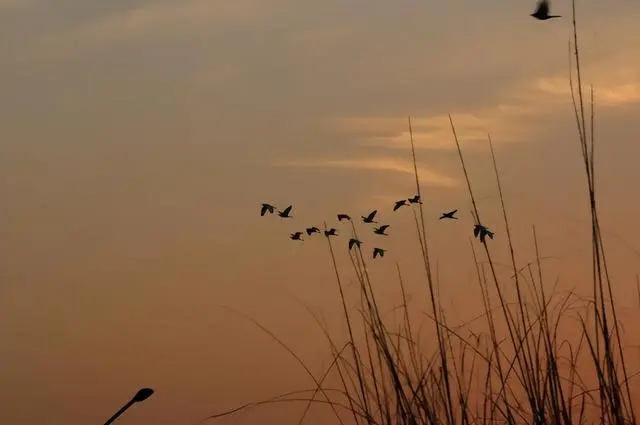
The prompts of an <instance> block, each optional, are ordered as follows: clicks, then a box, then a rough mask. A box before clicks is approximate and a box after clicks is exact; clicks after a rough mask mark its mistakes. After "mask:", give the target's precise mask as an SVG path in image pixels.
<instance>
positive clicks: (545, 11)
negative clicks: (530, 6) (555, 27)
mask: <svg viewBox="0 0 640 425" xmlns="http://www.w3.org/2000/svg"><path fill="white" fill-rule="evenodd" d="M531 16H533V17H534V18H536V19H539V20H541V21H546V20H547V19H552V18H560V17H561V16H560V15H549V0H540V1H539V2H538V6H536V10H535V12H533V13H532V14H531Z"/></svg>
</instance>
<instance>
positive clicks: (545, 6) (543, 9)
mask: <svg viewBox="0 0 640 425" xmlns="http://www.w3.org/2000/svg"><path fill="white" fill-rule="evenodd" d="M536 13H538V14H540V15H547V14H549V2H548V1H547V0H540V1H539V2H538V9H537V10H536Z"/></svg>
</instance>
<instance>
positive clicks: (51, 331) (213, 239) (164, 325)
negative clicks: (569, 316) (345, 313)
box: [0, 0, 640, 425]
mask: <svg viewBox="0 0 640 425" xmlns="http://www.w3.org/2000/svg"><path fill="white" fill-rule="evenodd" d="M552 3H553V4H552V8H553V11H554V13H558V14H560V15H563V18H562V19H558V20H554V21H546V22H541V21H537V20H535V19H533V18H531V17H530V16H529V14H530V13H531V12H532V10H533V7H534V6H535V1H524V0H523V1H518V2H500V1H497V0H488V1H485V2H470V1H468V0H467V1H462V0H451V1H449V2H430V1H415V0H396V1H394V2H389V1H382V0H368V1H364V0H354V1H350V2H340V1H336V0H325V1H323V2H294V1H292V0H273V1H271V2H260V1H257V0H238V1H236V2H234V3H231V2H222V1H220V0H181V1H177V0H155V1H150V0H137V1H130V2H127V3H126V4H125V3H124V2H97V1H87V0H85V1H79V0H59V1H57V2H47V1H44V0H30V1H29V0H0V27H1V28H2V37H0V55H1V56H2V61H1V65H0V72H1V73H2V76H3V78H2V83H1V84H2V86H3V90H2V92H3V101H2V102H0V125H1V128H2V132H3V137H2V140H1V141H0V197H1V198H2V200H3V206H2V213H1V216H2V220H0V234H2V238H1V242H0V250H1V255H0V311H2V315H1V317H2V320H0V338H1V339H2V341H3V343H2V345H0V360H2V366H0V371H1V377H2V379H1V380H0V417H2V418H3V419H4V420H5V421H6V422H7V423H11V424H20V425H35V424H53V425H56V424H68V425H75V424H78V425H80V424H86V423H98V424H100V423H103V422H104V421H105V420H106V419H107V418H108V417H109V416H110V415H111V414H112V413H114V412H115V410H117V408H118V407H120V405H121V404H123V403H124V402H126V401H127V399H128V398H129V397H131V396H132V395H133V394H134V393H135V392H136V391H137V389H138V388H140V387H144V386H150V387H152V388H154V389H155V390H156V394H154V395H153V397H152V398H151V399H150V400H149V401H147V402H145V403H144V404H142V405H140V406H136V407H135V408H134V409H132V410H131V411H130V412H127V414H126V415H125V416H123V417H122V418H121V419H120V420H119V421H118V423H119V424H122V425H126V424H135V423H153V424H157V425H189V424H192V423H194V422H195V421H197V420H199V419H202V418H203V417H204V416H206V415H208V414H212V413H215V412H218V411H222V410H225V409H231V408H233V407H236V406H238V405H240V404H243V403H245V402H251V401H256V400H259V399H263V398H269V397H272V396H275V395H277V394H280V393H283V392H287V391H294V390H298V389H302V388H309V387H310V386H313V383H312V382H310V381H309V379H308V378H307V377H306V376H305V374H304V371H303V370H301V369H300V367H299V366H298V365H297V364H296V363H295V361H294V360H293V359H292V358H291V357H290V356H289V355H288V354H287V353H286V352H285V351H284V350H283V349H282V348H281V347H279V346H278V344H277V343H276V342H274V341H273V340H272V339H270V338H269V337H268V336H266V335H265V334H264V333H263V332H261V331H260V330H259V329H257V328H256V327H255V326H254V325H252V324H251V323H249V322H248V321H246V320H244V319H242V318H241V317H239V316H238V315H235V314H233V313H232V312H230V311H229V310H228V309H225V308H222V307H221V306H228V307H231V308H233V309H236V310H239V311H241V312H244V313H246V314H248V315H250V316H251V317H253V318H255V319H256V320H258V321H259V322H260V323H262V324H264V326H266V327H267V328H269V329H270V330H271V331H273V332H275V333H276V334H277V335H278V336H279V337H281V338H282V339H283V340H285V341H286V342H287V343H289V344H291V346H292V347H293V348H295V349H296V350H297V351H298V352H299V353H300V355H301V357H303V358H304V359H305V360H306V361H308V362H309V364H310V366H312V369H314V370H316V371H317V370H320V369H319V368H320V367H321V366H323V365H324V366H326V365H327V363H328V359H329V350H328V347H327V344H326V341H325V340H324V339H323V336H322V333H321V332H320V331H319V330H318V328H317V325H316V324H315V323H314V322H313V320H312V318H311V317H310V315H309V313H308V312H307V311H306V310H305V309H304V307H303V306H302V303H307V304H309V305H311V306H312V307H313V309H315V310H316V311H318V312H319V313H320V312H322V314H323V315H324V316H325V317H327V320H328V321H329V322H330V326H331V327H332V329H334V330H335V331H336V332H337V334H336V335H337V337H338V338H339V337H342V334H341V332H342V328H341V327H339V323H338V322H339V316H338V314H339V311H340V310H339V304H338V298H337V293H336V291H337V289H336V283H335V276H334V272H333V270H332V269H331V263H330V259H329V256H328V253H327V248H326V242H325V241H324V240H323V238H322V237H319V236H317V240H313V238H309V240H308V241H304V242H302V243H296V242H294V241H291V240H289V239H288V235H289V233H291V232H293V231H296V230H304V228H305V227H308V226H310V225H317V226H318V227H322V223H323V221H324V220H326V221H327V222H328V224H329V225H330V226H336V227H337V224H338V223H336V220H335V214H337V213H340V212H345V213H349V214H351V215H352V216H353V217H359V216H360V215H364V214H366V213H367V212H369V211H371V210H373V209H376V208H378V209H379V210H380V214H381V216H382V217H381V219H382V220H383V222H385V223H388V224H390V225H391V226H392V227H391V228H390V230H389V234H390V236H389V237H388V238H387V240H386V241H385V242H384V246H383V247H385V248H388V249H389V251H388V253H387V255H386V256H385V257H384V258H383V259H381V260H380V261H378V260H376V261H375V262H372V263H371V264H370V265H369V267H370V269H371V272H372V273H373V274H374V275H375V276H378V279H379V280H378V282H379V284H380V291H382V292H384V293H387V294H388V296H389V298H388V299H386V302H388V304H389V305H393V304H394V303H396V302H397V298H396V299H394V298H393V297H397V296H398V294H397V284H396V274H395V273H396V270H395V267H396V266H395V264H396V262H398V263H399V265H400V267H401V269H402V271H403V277H404V278H405V279H406V281H407V282H408V287H409V291H410V293H411V294H412V298H413V301H412V302H413V303H419V302H420V300H423V299H424V296H425V293H424V284H423V281H424V271H423V270H422V269H421V268H420V262H419V260H420V258H419V255H418V248H417V247H418V243H417V240H416V237H415V234H414V232H413V226H414V223H413V217H412V215H411V213H410V212H409V211H408V210H405V209H402V210H400V211H397V212H394V213H393V212H391V207H392V206H393V201H395V200H397V199H401V198H406V197H409V196H411V195H413V194H414V192H415V181H414V177H413V174H412V173H413V166H412V164H411V151H410V144H409V138H408V122H407V120H408V117H409V116H411V117H412V123H413V131H414V137H415V142H416V149H417V152H416V156H417V161H418V164H419V174H420V178H421V185H422V190H423V198H424V202H425V208H426V211H427V213H428V217H427V231H428V232H429V234H430V237H431V242H430V243H431V245H430V249H431V255H432V257H433V259H434V261H437V262H438V270H439V279H440V285H441V291H442V297H443V305H444V306H445V308H449V309H451V310H450V311H451V316H452V317H454V318H456V319H458V318H459V319H460V320H462V319H465V318H469V317H473V316H475V315H476V314H478V313H480V310H481V305H480V303H479V302H478V300H477V298H475V297H473V296H470V292H471V291H472V290H473V291H475V290H476V286H477V283H476V282H475V270H474V267H473V261H472V256H471V249H470V244H469V237H470V236H471V229H472V219H471V216H470V210H471V205H470V202H469V201H468V196H467V192H466V191H467V189H466V183H465V182H464V176H463V174H462V170H461V168H460V165H459V160H458V157H457V152H456V150H455V144H454V141H453V137H452V135H451V130H450V128H449V121H448V114H451V115H452V117H453V120H454V122H455V124H456V127H457V131H458V135H459V137H460V138H461V139H462V140H461V145H462V149H463V153H464V155H465V161H467V162H468V166H469V171H470V173H471V180H472V184H473V189H474V191H475V194H476V196H477V197H478V199H479V204H478V206H479V208H480V211H481V213H482V215H483V217H484V218H483V221H485V222H487V224H488V225H489V226H490V227H491V228H492V229H494V230H495V232H496V239H495V240H493V241H491V245H492V247H493V248H494V249H495V252H496V256H497V258H498V261H501V262H502V263H504V264H508V262H509V260H508V251H507V245H506V242H505V235H504V234H505V229H504V223H503V220H502V217H501V215H500V210H499V202H498V199H497V190H496V184H495V178H494V175H493V170H492V168H491V158H490V153H489V146H488V141H487V137H488V135H489V134H490V135H491V138H492V141H493V143H494V147H495V150H496V157H497V161H498V165H499V167H500V171H501V178H502V180H503V181H502V183H503V190H504V193H505V198H506V203H507V209H508V211H509V213H510V219H511V224H512V226H511V227H512V232H513V234H514V241H515V243H516V248H517V249H518V261H519V262H521V263H522V264H523V265H524V264H526V263H527V262H530V261H533V259H534V254H533V253H534V251H533V237H532V226H533V225H535V228H536V232H537V235H538V238H539V241H540V247H541V250H542V255H544V256H554V257H558V259H555V260H549V261H548V262H546V263H545V267H548V269H546V270H547V271H546V272H545V273H546V274H547V278H548V280H549V282H550V284H551V282H554V281H555V280H556V279H558V282H559V283H558V286H557V290H558V291H569V290H575V291H577V292H581V291H588V288H589V286H588V285H589V276H590V272H591V271H590V263H589V261H590V246H589V245H588V244H585V242H588V240H589V237H590V234H589V232H590V221H589V220H590V218H589V216H588V214H587V212H588V210H587V209H586V207H587V194H586V190H585V182H586V178H585V176H584V171H583V169H582V164H581V157H580V148H579V145H578V140H577V134H576V124H575V119H574V116H573V110H572V106H571V99H570V96H569V83H568V75H569V39H570V30H571V28H570V19H569V17H570V16H571V4H570V1H568V0H564V1H560V0H555V1H553V2H552ZM577 3H578V4H577V8H578V12H577V13H578V31H579V37H580V46H581V55H582V56H581V59H582V61H583V62H582V64H583V84H584V85H585V86H588V85H589V84H593V85H594V87H595V103H596V107H595V112H596V125H595V128H596V168H597V171H596V174H597V185H598V190H599V205H598V207H599V209H600V214H601V225H602V234H603V238H604V242H605V244H606V248H607V256H608V258H607V260H608V261H609V262H610V267H611V273H612V279H613V281H614V282H615V291H616V296H617V301H618V302H619V303H620V305H621V307H622V309H623V310H622V313H621V316H622V317H623V318H627V317H628V318H629V319H628V322H627V323H631V321H637V318H638V317H639V316H638V314H639V312H638V310H637V306H638V299H637V294H636V284H635V276H636V275H637V274H638V273H640V267H639V266H638V265H639V263H638V258H639V257H640V243H638V242H637V240H638V238H640V228H639V227H638V225H637V217H638V216H640V202H639V198H638V194H637V189H636V184H634V183H633V182H638V181H640V168H639V167H637V166H636V164H635V163H636V162H637V158H638V157H640V143H638V142H639V141H640V130H639V129H640V127H639V126H638V121H637V120H638V116H639V114H640V71H639V69H640V56H639V55H638V54H637V53H635V54H634V53H633V52H634V51H635V52H638V51H639V50H640V35H639V34H640V33H638V31H637V22H638V21H639V20H640V3H638V2H637V1H631V0H616V1H612V2H608V3H604V2H601V1H596V0H578V2H577ZM634 28H635V29H634ZM262 202H269V203H273V204H275V205H277V206H279V207H286V206H287V205H289V204H293V205H294V208H293V215H294V218H293V219H291V220H290V221H283V220H281V219H279V218H278V217H275V216H268V217H260V214H259V212H260V211H259V210H260V204H261V203H262ZM455 208H458V209H459V213H458V215H459V217H460V220H458V221H456V222H440V221H438V217H439V215H440V213H441V212H443V211H448V210H452V209H455ZM340 229H341V232H340V233H341V236H343V235H346V234H348V227H346V225H344V224H340ZM362 229H364V227H362ZM363 240H364V245H363V248H364V247H366V251H365V252H367V253H369V252H370V251H369V250H370V249H371V248H372V247H373V246H375V245H376V244H377V243H378V242H377V240H375V239H373V236H369V235H365V236H363ZM340 244H346V239H344V238H342V239H340V240H336V247H339V250H337V251H338V257H339V258H338V259H339V262H340V264H341V265H342V266H344V267H343V270H344V273H343V274H344V276H342V277H343V279H344V280H345V282H348V281H350V280H353V278H352V276H351V275H350V274H349V273H350V270H349V268H348V267H349V264H348V257H347V256H346V249H345V247H344V246H341V245H340ZM509 272H510V270H509V269H508V268H505V269H504V273H505V276H506V275H507V274H508V273H509ZM469 288H473V289H469ZM352 289H353V288H352ZM387 290H388V292H385V291H387ZM415 308H417V309H423V310H426V311H429V307H428V305H427V304H424V306H420V305H418V306H416V307H415ZM332 316H333V317H332ZM334 318H335V320H334ZM425 320H426V319H425ZM626 332H627V338H628V339H627V341H628V343H629V344H632V345H633V344H640V338H639V337H640V335H638V334H637V331H635V330H634V329H633V326H628V329H627V330H626ZM634 365H636V366H637V365H638V362H637V361H636V362H635V363H634ZM299 407H300V406H295V408H294V407H293V405H286V404H282V405H276V406H271V407H267V408H258V410H256V411H255V412H254V413H251V414H247V415H246V416H240V417H238V418H235V417H234V418H231V419H224V420H221V421H222V422H224V423H236V422H234V421H236V420H237V421H238V423H241V424H245V423H246V424H248V423H253V422H252V421H255V420H261V421H263V422H265V421H271V422H276V421H281V422H286V421H290V420H294V419H295V418H297V417H298V415H299V413H300V409H299ZM312 416H313V417H311V418H309V421H310V423H312V424H313V423H320V422H322V421H323V420H324V419H326V417H324V419H323V416H322V414H320V413H319V414H318V415H316V416H314V415H312ZM101 421H102V422H101ZM212 423H213V422H212Z"/></svg>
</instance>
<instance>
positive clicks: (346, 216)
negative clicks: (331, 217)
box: [338, 214, 351, 221]
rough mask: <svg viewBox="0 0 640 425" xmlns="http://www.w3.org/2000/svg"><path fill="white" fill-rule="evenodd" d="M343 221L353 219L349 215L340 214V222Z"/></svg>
mask: <svg viewBox="0 0 640 425" xmlns="http://www.w3.org/2000/svg"><path fill="white" fill-rule="evenodd" d="M342 220H351V217H349V215H348V214H338V221H342Z"/></svg>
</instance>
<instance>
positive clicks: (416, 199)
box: [407, 195, 422, 204]
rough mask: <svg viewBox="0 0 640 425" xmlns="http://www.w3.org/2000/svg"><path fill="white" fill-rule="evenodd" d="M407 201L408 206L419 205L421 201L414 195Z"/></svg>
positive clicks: (418, 196)
mask: <svg viewBox="0 0 640 425" xmlns="http://www.w3.org/2000/svg"><path fill="white" fill-rule="evenodd" d="M407 201H409V203H410V204H421V203H422V201H421V200H420V195H416V196H414V197H413V198H409V199H407Z"/></svg>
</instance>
